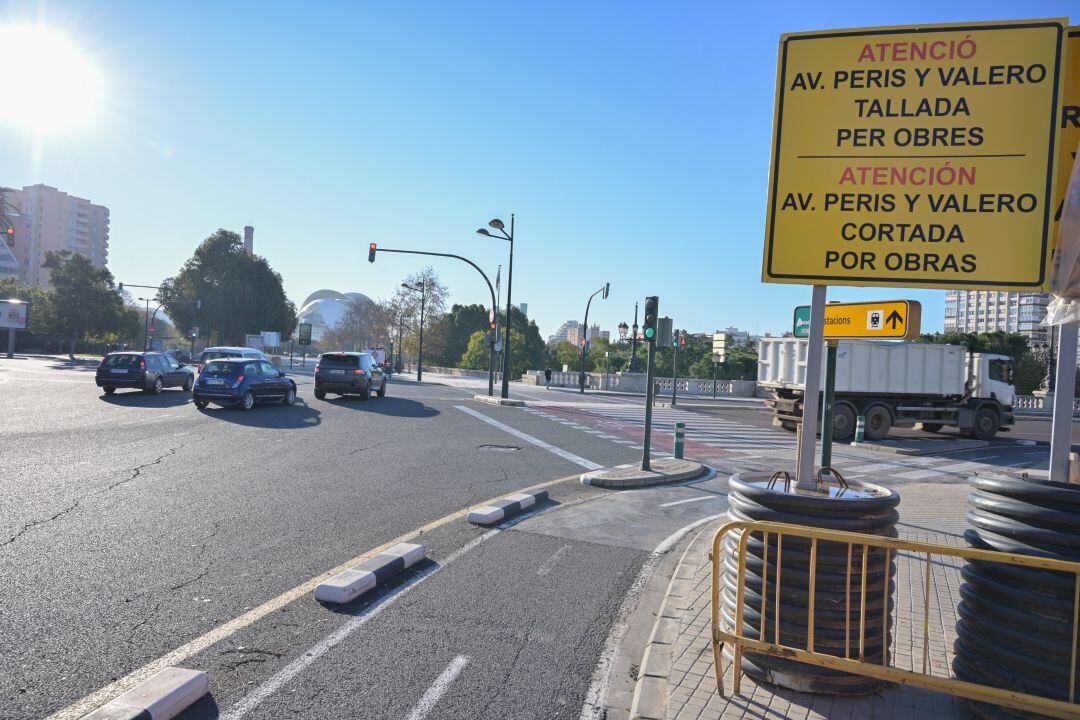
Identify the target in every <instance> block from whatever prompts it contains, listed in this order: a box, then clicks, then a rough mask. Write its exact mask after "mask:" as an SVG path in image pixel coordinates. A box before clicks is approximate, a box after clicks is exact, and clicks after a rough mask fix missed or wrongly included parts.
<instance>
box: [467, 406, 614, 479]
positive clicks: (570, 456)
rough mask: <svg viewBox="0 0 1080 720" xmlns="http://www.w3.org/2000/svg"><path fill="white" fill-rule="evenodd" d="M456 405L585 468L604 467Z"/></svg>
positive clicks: (500, 428) (475, 416)
mask: <svg viewBox="0 0 1080 720" xmlns="http://www.w3.org/2000/svg"><path fill="white" fill-rule="evenodd" d="M454 407H455V408H457V409H458V410H460V411H461V412H463V413H467V414H469V415H472V416H473V417H474V418H476V419H478V420H483V421H484V422H486V423H487V424H488V425H491V426H492V427H496V428H498V429H499V430H502V431H503V432H507V433H510V434H511V435H513V436H514V437H516V438H519V439H521V440H524V441H525V442H527V443H529V444H531V445H535V446H536V447H538V448H543V449H544V450H547V451H548V452H550V453H552V454H554V455H558V456H559V457H561V458H562V459H564V460H569V461H570V462H572V463H574V464H575V465H579V466H581V467H583V468H585V469H586V470H599V469H600V468H602V467H604V466H603V465H598V464H597V463H594V462H593V461H592V460H586V459H585V458H583V457H581V456H579V455H575V454H574V453H572V452H570V451H569V450H563V449H562V448H561V447H556V446H555V445H552V444H551V443H547V442H544V441H543V440H541V439H540V438H536V437H533V436H532V435H529V434H528V433H523V432H521V431H520V430H518V429H516V428H512V427H510V426H509V425H507V424H506V423H501V422H499V421H498V420H496V419H495V418H492V417H488V416H487V415H484V414H483V413H481V412H477V411H476V410H473V409H472V408H470V407H465V406H464V405H455V406H454Z"/></svg>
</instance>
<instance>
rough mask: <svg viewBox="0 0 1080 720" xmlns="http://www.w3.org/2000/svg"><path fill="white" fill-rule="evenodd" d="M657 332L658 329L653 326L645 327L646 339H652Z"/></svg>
mask: <svg viewBox="0 0 1080 720" xmlns="http://www.w3.org/2000/svg"><path fill="white" fill-rule="evenodd" d="M655 334H656V330H654V329H653V328H651V327H647V328H645V339H646V340H652V339H653V335H655Z"/></svg>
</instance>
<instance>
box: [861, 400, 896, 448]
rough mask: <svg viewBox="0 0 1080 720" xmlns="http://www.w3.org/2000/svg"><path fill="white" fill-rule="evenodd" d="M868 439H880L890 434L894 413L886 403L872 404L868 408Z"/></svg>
mask: <svg viewBox="0 0 1080 720" xmlns="http://www.w3.org/2000/svg"><path fill="white" fill-rule="evenodd" d="M865 417H866V439H867V440H880V439H882V438H883V437H885V436H886V435H888V434H889V429H890V428H891V427H892V413H890V412H889V408H887V407H885V406H884V405H871V406H870V407H868V408H867V409H866V415H865Z"/></svg>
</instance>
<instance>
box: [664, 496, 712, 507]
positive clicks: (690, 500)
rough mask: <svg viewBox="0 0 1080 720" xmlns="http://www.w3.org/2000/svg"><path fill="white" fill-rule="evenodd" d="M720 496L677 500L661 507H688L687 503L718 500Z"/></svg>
mask: <svg viewBox="0 0 1080 720" xmlns="http://www.w3.org/2000/svg"><path fill="white" fill-rule="evenodd" d="M718 497H720V496H719V495H705V496H703V497H695V498H689V499H687V500H676V501H675V502H666V503H663V504H662V505H660V507H674V506H676V505H686V504H687V503H696V502H701V501H702V500H716V499H717V498H718Z"/></svg>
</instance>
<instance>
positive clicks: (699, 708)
mask: <svg viewBox="0 0 1080 720" xmlns="http://www.w3.org/2000/svg"><path fill="white" fill-rule="evenodd" d="M968 492H969V490H968V487H967V485H966V484H957V485H931V486H910V485H909V486H905V487H904V488H903V489H902V491H901V496H902V500H901V504H900V524H899V525H898V529H899V531H900V537H902V538H907V539H911V540H921V541H925V542H933V543H940V544H945V545H958V546H963V545H964V544H965V543H964V540H963V531H964V530H965V529H966V527H967V526H966V522H965V520H964V509H965V506H966V497H967V494H968ZM721 524H722V521H720V522H716V523H712V524H711V525H710V526H709V527H708V528H706V530H705V531H704V532H702V533H701V534H699V535H698V536H697V537H696V538H695V539H694V541H693V543H692V544H691V546H690V547H689V549H688V551H687V553H686V555H685V557H684V559H683V561H682V563H681V564H680V566H679V567H678V568H677V569H676V571H675V575H674V577H673V579H672V583H671V585H670V588H669V593H668V597H667V599H666V601H665V607H664V608H663V610H662V613H661V614H662V615H664V616H668V617H672V618H674V619H676V620H677V621H678V627H679V634H678V639H677V641H676V642H675V644H674V647H673V648H672V650H673V652H672V654H671V666H670V674H669V675H668V676H667V677H666V682H664V680H665V678H660V680H661V682H659V683H657V682H653V683H651V684H649V685H647V686H642V687H649V688H652V689H653V694H655V693H657V692H659V693H663V697H651V698H647V699H648V700H650V701H651V702H648V703H646V702H642V703H640V704H639V715H637V716H636V717H642V718H646V717H657V718H658V720H659V718H661V717H662V718H667V719H670V720H699V719H700V720H705V719H714V718H723V720H729V719H735V718H738V719H740V720H742V719H747V718H753V719H755V720H783V719H786V718H792V719H793V720H804V719H805V720H848V719H849V718H850V719H851V720H855V719H856V718H857V719H860V720H861V719H862V718H889V719H900V718H903V719H909V718H910V719H912V720H914V719H915V718H939V719H942V720H944V719H946V718H949V719H951V718H962V717H967V715H966V712H965V711H964V709H963V707H962V706H963V703H962V701H960V700H955V699H953V698H952V697H951V696H949V695H944V694H941V693H934V692H930V691H927V690H921V689H917V688H912V687H907V686H899V687H889V688H887V689H885V690H883V691H880V692H878V693H876V694H874V695H869V696H864V697H855V698H841V697H834V696H830V695H810V694H806V693H798V692H793V691H789V690H784V689H780V688H774V687H771V686H767V685H757V684H756V683H755V682H754V681H753V680H752V679H750V678H749V677H747V676H746V675H745V673H744V674H743V678H742V692H741V694H740V695H738V696H733V695H732V693H733V680H732V670H731V659H730V657H727V658H726V659H725V662H724V666H725V674H724V686H725V693H726V695H727V697H726V698H725V697H721V696H720V695H719V694H718V693H717V688H716V678H715V675H714V670H713V655H712V648H711V646H710V644H709V637H710V633H711V625H712V610H711V605H710V597H709V596H710V593H711V589H712V565H711V563H710V562H709V557H708V556H709V549H710V547H709V546H710V544H711V542H712V537H713V534H714V533H715V531H716V529H717V527H719V525H721ZM961 565H962V562H961V561H958V560H955V559H951V558H945V559H942V560H935V562H934V565H933V571H932V579H931V593H930V598H931V604H930V616H931V623H930V643H929V646H930V667H931V668H932V671H933V674H934V675H936V676H939V677H951V675H952V659H953V641H954V640H955V637H956V633H955V625H956V605H957V603H958V602H959V587H960V567H961ZM924 577H925V563H924V562H923V561H922V560H916V559H915V558H913V557H912V556H910V555H907V554H906V553H905V554H901V555H900V557H899V558H898V561H897V581H896V582H897V588H898V590H897V592H898V595H897V603H898V607H897V611H896V621H895V622H896V624H895V629H894V632H893V642H892V648H891V655H892V657H894V658H895V665H896V666H897V667H899V668H901V669H906V670H916V671H919V670H921V666H922V652H923V647H922V620H923V613H922V603H921V598H922V597H923V592H924V586H923V579H924ZM645 699H646V698H643V700H645ZM647 705H648V706H651V707H653V708H657V707H660V708H662V707H664V706H665V705H666V714H664V712H663V711H661V712H656V711H655V710H654V711H652V712H642V709H644V708H645V707H646V706H647Z"/></svg>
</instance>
